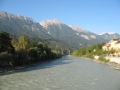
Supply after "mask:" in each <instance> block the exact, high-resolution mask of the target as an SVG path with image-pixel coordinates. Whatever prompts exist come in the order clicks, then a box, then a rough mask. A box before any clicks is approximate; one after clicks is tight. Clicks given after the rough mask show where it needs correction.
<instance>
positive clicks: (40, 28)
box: [0, 11, 120, 48]
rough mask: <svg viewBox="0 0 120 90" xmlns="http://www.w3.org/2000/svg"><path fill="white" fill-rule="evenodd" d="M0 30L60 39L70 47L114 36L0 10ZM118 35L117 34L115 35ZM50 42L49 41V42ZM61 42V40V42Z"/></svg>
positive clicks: (104, 40)
mask: <svg viewBox="0 0 120 90" xmlns="http://www.w3.org/2000/svg"><path fill="white" fill-rule="evenodd" d="M0 30H5V31H7V32H9V33H11V34H15V35H26V36H29V37H33V36H35V37H40V38H47V39H48V40H51V39H52V38H53V39H54V40H55V39H56V40H60V41H63V42H65V43H66V45H67V44H68V45H69V46H70V47H71V48H79V47H82V46H89V45H91V44H96V43H101V42H106V41H109V39H111V38H114V37H115V36H114V35H113V36H111V35H112V34H111V35H108V36H106V35H97V34H95V33H93V32H90V31H87V30H84V29H82V28H80V27H78V26H74V25H70V26H68V25H66V24H64V23H63V22H60V21H59V20H57V19H49V20H44V21H41V22H39V23H38V22H35V21H34V20H33V19H32V18H29V17H25V16H21V15H15V14H11V13H8V12H3V11H2V12H0ZM119 36H120V35H119V34H117V36H116V37H119ZM50 43H51V42H50ZM61 43H62V42H61Z"/></svg>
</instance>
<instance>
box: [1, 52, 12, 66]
mask: <svg viewBox="0 0 120 90" xmlns="http://www.w3.org/2000/svg"><path fill="white" fill-rule="evenodd" d="M13 61H14V57H13V55H12V54H11V53H7V52H2V53H0V66H1V67H5V66H12V65H13Z"/></svg>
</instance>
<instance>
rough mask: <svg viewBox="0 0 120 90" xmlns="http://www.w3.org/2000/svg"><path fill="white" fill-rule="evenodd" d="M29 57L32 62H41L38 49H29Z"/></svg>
mask: <svg viewBox="0 0 120 90" xmlns="http://www.w3.org/2000/svg"><path fill="white" fill-rule="evenodd" d="M28 55H29V60H30V61H31V62H37V61H39V55H38V52H37V50H36V49H34V48H31V49H29V51H28Z"/></svg>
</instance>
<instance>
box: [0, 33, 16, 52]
mask: <svg viewBox="0 0 120 90" xmlns="http://www.w3.org/2000/svg"><path fill="white" fill-rule="evenodd" d="M2 52H7V53H12V54H13V53H15V49H14V47H13V46H12V44H11V38H10V35H9V33H7V32H4V31H2V32H0V53H2Z"/></svg>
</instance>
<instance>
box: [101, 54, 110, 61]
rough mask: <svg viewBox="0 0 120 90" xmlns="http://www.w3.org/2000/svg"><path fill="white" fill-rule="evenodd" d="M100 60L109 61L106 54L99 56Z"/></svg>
mask: <svg viewBox="0 0 120 90" xmlns="http://www.w3.org/2000/svg"><path fill="white" fill-rule="evenodd" d="M99 60H100V61H102V62H104V63H107V62H109V60H107V59H106V58H105V56H103V55H101V56H100V57H99Z"/></svg>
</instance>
